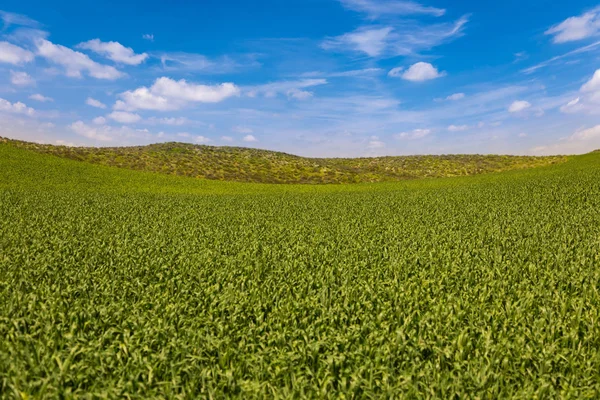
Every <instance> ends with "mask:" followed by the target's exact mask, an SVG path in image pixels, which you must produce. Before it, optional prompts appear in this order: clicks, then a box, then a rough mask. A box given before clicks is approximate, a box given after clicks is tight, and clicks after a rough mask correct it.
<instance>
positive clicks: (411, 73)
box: [402, 62, 446, 82]
mask: <svg viewBox="0 0 600 400" xmlns="http://www.w3.org/2000/svg"><path fill="white" fill-rule="evenodd" d="M445 75H446V73H445V72H439V71H438V70H437V68H435V67H434V66H433V65H431V64H429V63H426V62H418V63H416V64H413V65H411V66H410V68H408V69H407V70H406V72H404V73H403V74H402V79H404V80H407V81H412V82H423V81H428V80H431V79H436V78H441V77H442V76H445Z"/></svg>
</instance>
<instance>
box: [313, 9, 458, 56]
mask: <svg viewBox="0 0 600 400" xmlns="http://www.w3.org/2000/svg"><path fill="white" fill-rule="evenodd" d="M468 21H469V17H468V16H463V17H462V18H460V19H458V20H457V21H455V22H452V23H437V24H422V23H419V22H417V21H405V22H403V23H402V24H399V25H398V26H364V27H360V28H358V29H357V30H355V31H354V32H350V33H346V34H343V35H340V36H335V37H331V38H327V39H325V40H324V41H323V42H322V43H321V47H322V48H323V49H325V50H331V51H336V52H355V53H363V54H366V55H367V56H369V57H384V58H386V57H395V56H407V55H415V54H417V53H419V52H422V51H426V50H430V49H432V48H434V47H437V46H439V45H441V44H443V43H447V42H449V41H451V40H453V39H455V38H457V37H460V36H462V34H463V30H464V26H465V25H466V23H467V22H468Z"/></svg>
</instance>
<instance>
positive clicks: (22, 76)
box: [10, 70, 35, 86]
mask: <svg viewBox="0 0 600 400" xmlns="http://www.w3.org/2000/svg"><path fill="white" fill-rule="evenodd" d="M10 82H11V83H12V84H13V85H17V86H33V85H35V80H34V79H33V78H32V77H31V76H30V75H29V74H28V73H27V72H22V71H12V70H11V71H10Z"/></svg>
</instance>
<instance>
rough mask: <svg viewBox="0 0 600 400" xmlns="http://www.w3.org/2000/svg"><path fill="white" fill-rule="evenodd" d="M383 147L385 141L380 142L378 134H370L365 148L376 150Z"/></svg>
mask: <svg viewBox="0 0 600 400" xmlns="http://www.w3.org/2000/svg"><path fill="white" fill-rule="evenodd" d="M384 147H385V143H384V142H382V141H381V140H380V139H379V137H378V136H371V137H370V138H369V142H368V143H367V149H369V150H377V149H383V148H384Z"/></svg>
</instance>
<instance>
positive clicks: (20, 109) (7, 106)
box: [0, 99, 35, 116]
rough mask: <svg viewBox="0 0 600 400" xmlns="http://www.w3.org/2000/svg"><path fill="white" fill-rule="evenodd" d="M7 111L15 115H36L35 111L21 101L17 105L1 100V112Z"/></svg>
mask: <svg viewBox="0 0 600 400" xmlns="http://www.w3.org/2000/svg"><path fill="white" fill-rule="evenodd" d="M1 111H5V112H9V113H14V114H25V115H29V116H32V115H33V114H35V110H34V109H33V108H31V107H27V105H25V104H23V103H21V102H20V101H18V102H16V103H11V102H10V101H8V100H4V99H0V112H1Z"/></svg>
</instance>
